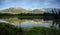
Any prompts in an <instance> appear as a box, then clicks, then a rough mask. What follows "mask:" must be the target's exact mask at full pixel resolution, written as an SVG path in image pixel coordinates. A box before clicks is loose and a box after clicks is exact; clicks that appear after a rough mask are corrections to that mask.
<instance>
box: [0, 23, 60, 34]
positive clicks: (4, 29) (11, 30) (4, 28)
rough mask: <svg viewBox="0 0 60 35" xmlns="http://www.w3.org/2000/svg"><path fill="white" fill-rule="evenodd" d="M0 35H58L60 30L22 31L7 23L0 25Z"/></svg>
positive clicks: (33, 29)
mask: <svg viewBox="0 0 60 35" xmlns="http://www.w3.org/2000/svg"><path fill="white" fill-rule="evenodd" d="M0 35H60V30H57V29H51V28H47V27H32V28H30V29H24V28H21V27H17V26H14V25H11V24H7V23H0Z"/></svg>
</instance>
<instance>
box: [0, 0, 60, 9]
mask: <svg viewBox="0 0 60 35" xmlns="http://www.w3.org/2000/svg"><path fill="white" fill-rule="evenodd" d="M10 7H21V8H60V0H0V9H6V8H10Z"/></svg>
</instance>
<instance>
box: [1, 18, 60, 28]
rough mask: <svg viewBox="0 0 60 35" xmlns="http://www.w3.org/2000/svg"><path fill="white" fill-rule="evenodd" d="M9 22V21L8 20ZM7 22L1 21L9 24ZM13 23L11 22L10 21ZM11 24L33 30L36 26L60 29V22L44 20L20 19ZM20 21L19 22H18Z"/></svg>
mask: <svg viewBox="0 0 60 35" xmlns="http://www.w3.org/2000/svg"><path fill="white" fill-rule="evenodd" d="M8 21H9V20H8ZM8 21H5V20H0V22H6V23H7V22H8ZM10 21H11V20H10ZM10 21H9V23H10V24H13V25H16V26H21V27H24V28H31V27H34V26H45V27H50V28H56V29H60V20H59V19H57V20H43V19H21V20H20V19H19V20H16V19H15V20H13V21H14V22H13V21H12V22H13V23H12V22H10ZM17 21H18V22H17Z"/></svg>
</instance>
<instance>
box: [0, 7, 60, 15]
mask: <svg viewBox="0 0 60 35" xmlns="http://www.w3.org/2000/svg"><path fill="white" fill-rule="evenodd" d="M52 10H54V11H56V12H58V10H60V8H35V9H32V8H31V9H23V8H18V7H16V8H9V9H5V10H0V13H10V14H21V13H23V14H24V13H34V14H36V13H40V14H41V13H44V12H52Z"/></svg>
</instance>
